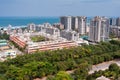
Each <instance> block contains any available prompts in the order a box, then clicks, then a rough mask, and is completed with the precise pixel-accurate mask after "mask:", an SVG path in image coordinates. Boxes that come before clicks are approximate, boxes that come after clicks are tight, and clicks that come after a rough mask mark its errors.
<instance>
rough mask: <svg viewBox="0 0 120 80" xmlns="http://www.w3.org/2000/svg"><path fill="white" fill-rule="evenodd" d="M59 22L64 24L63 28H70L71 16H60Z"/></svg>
mask: <svg viewBox="0 0 120 80" xmlns="http://www.w3.org/2000/svg"><path fill="white" fill-rule="evenodd" d="M60 22H61V24H63V25H64V29H65V30H68V31H69V30H71V28H72V16H62V17H60Z"/></svg>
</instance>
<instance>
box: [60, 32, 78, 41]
mask: <svg viewBox="0 0 120 80" xmlns="http://www.w3.org/2000/svg"><path fill="white" fill-rule="evenodd" d="M60 36H61V37H63V38H65V39H67V40H70V41H77V40H79V33H77V32H75V31H68V30H62V31H61V32H60Z"/></svg>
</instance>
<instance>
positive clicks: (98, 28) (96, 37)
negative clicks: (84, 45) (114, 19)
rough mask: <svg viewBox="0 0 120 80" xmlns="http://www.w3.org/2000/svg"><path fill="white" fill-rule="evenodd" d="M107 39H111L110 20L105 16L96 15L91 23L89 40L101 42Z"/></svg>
mask: <svg viewBox="0 0 120 80" xmlns="http://www.w3.org/2000/svg"><path fill="white" fill-rule="evenodd" d="M107 39H109V20H108V19H107V18H105V17H100V16H96V17H94V18H93V19H92V20H91V23H90V32H89V40H90V41H92V42H100V41H106V40H107Z"/></svg>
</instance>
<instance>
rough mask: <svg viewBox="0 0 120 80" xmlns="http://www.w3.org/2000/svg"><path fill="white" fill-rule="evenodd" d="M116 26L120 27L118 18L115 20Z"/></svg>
mask: <svg viewBox="0 0 120 80" xmlns="http://www.w3.org/2000/svg"><path fill="white" fill-rule="evenodd" d="M116 25H117V26H120V17H118V18H117V20H116Z"/></svg>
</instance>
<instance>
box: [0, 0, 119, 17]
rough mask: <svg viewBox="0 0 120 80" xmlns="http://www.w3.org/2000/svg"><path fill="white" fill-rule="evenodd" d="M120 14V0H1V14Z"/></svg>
mask: <svg viewBox="0 0 120 80" xmlns="http://www.w3.org/2000/svg"><path fill="white" fill-rule="evenodd" d="M68 15H71V16H97V15H98V16H120V0H0V16H68Z"/></svg>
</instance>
